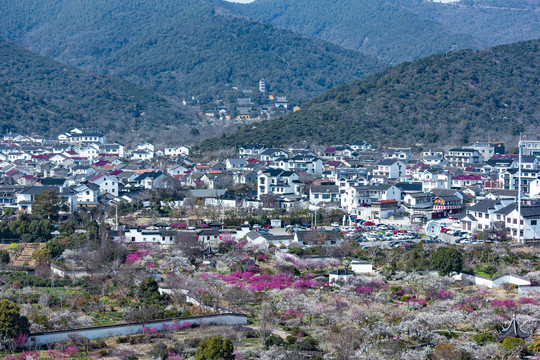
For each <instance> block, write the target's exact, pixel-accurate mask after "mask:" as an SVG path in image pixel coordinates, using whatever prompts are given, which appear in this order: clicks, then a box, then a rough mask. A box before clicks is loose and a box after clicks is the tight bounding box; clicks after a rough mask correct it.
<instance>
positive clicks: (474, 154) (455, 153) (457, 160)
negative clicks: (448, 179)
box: [447, 148, 482, 168]
mask: <svg viewBox="0 0 540 360" xmlns="http://www.w3.org/2000/svg"><path fill="white" fill-rule="evenodd" d="M447 160H448V162H449V163H450V166H452V167H458V168H466V167H467V166H469V165H471V164H481V163H482V154H480V153H479V152H478V150H475V149H462V148H454V149H450V151H449V153H448V156H447Z"/></svg>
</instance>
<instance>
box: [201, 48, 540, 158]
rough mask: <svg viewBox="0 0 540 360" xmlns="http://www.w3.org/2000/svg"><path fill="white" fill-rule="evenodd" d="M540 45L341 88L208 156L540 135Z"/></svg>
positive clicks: (215, 143)
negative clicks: (267, 147) (291, 147)
mask: <svg viewBox="0 0 540 360" xmlns="http://www.w3.org/2000/svg"><path fill="white" fill-rule="evenodd" d="M539 46H540V40H531V41H526V42H520V43H515V44H510V45H501V46H498V47H494V48H490V49H487V50H481V51H472V50H461V51H456V52H452V53H450V54H445V55H432V56H429V57H426V58H423V59H420V60H417V61H415V62H413V63H403V64H400V65H398V66H395V67H391V68H387V69H386V70H384V71H383V72H381V73H379V74H375V75H372V76H370V77H368V78H367V79H366V80H363V81H355V82H353V83H351V84H347V85H342V86H339V87H337V88H336V89H333V90H331V91H329V92H327V93H325V94H324V95H322V96H319V97H317V98H315V99H313V100H312V101H310V102H309V103H307V104H305V107H304V109H302V110H300V111H298V112H295V113H293V114H290V115H287V116H284V117H282V118H280V119H277V120H274V121H266V122H263V123H259V124H257V125H256V126H249V127H244V128H242V129H240V130H239V131H238V132H237V133H235V134H232V135H230V136H226V137H222V138H220V139H213V140H211V141H207V142H206V143H204V144H203V148H207V147H220V146H234V145H240V144H243V143H247V142H259V143H263V144H272V145H280V144H287V143H292V142H294V141H299V140H306V141H308V142H311V143H317V144H337V143H346V142H347V141H351V140H356V139H365V140H367V141H370V142H372V143H373V144H374V145H376V146H379V145H389V144H391V145H412V144H415V143H417V142H421V143H424V144H429V143H439V144H454V145H457V144H467V143H468V142H469V141H471V140H475V139H478V140H504V139H508V138H510V137H514V138H515V137H516V136H517V135H518V134H519V132H520V131H523V132H526V133H528V134H538V133H539V130H540V79H539V73H540V72H539V70H540V69H539V64H540V49H539Z"/></svg>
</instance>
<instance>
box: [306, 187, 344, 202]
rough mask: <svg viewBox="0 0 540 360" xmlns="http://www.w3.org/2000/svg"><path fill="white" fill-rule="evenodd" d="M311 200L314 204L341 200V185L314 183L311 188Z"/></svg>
mask: <svg viewBox="0 0 540 360" xmlns="http://www.w3.org/2000/svg"><path fill="white" fill-rule="evenodd" d="M309 202H310V203H312V204H320V203H334V202H337V203H339V202H340V196H339V186H337V185H312V186H311V188H310V189H309Z"/></svg>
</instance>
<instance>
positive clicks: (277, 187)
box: [257, 169, 300, 199]
mask: <svg viewBox="0 0 540 360" xmlns="http://www.w3.org/2000/svg"><path fill="white" fill-rule="evenodd" d="M295 181H298V174H296V173H294V172H292V171H285V170H281V169H268V170H265V171H260V172H259V174H258V176H257V198H258V199H260V197H261V195H264V194H276V195H282V194H298V193H299V192H300V185H299V184H297V183H295Z"/></svg>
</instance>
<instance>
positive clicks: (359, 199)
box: [341, 184, 401, 213]
mask: <svg viewBox="0 0 540 360" xmlns="http://www.w3.org/2000/svg"><path fill="white" fill-rule="evenodd" d="M388 200H396V201H397V202H398V204H399V203H400V202H401V190H400V189H399V188H398V187H397V186H395V185H389V184H377V185H363V186H351V187H347V188H345V191H344V192H343V193H342V194H341V207H342V208H344V209H346V210H347V211H348V212H349V213H354V210H355V209H359V208H361V207H365V206H369V205H371V203H372V202H375V201H388Z"/></svg>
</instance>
